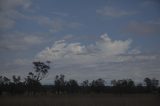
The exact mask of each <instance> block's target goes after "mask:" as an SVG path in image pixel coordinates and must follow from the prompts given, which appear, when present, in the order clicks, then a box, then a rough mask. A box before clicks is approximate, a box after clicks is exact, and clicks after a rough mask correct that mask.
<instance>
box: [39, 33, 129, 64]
mask: <svg viewBox="0 0 160 106" xmlns="http://www.w3.org/2000/svg"><path fill="white" fill-rule="evenodd" d="M130 45H131V40H125V41H123V40H112V39H111V38H110V37H109V36H108V35H107V34H103V35H101V36H100V39H99V40H97V41H96V42H95V44H88V45H83V44H81V43H80V42H76V43H67V41H65V40H60V41H56V42H55V43H54V44H53V46H52V47H47V48H46V49H44V50H42V51H41V52H40V53H39V54H38V55H37V56H36V59H38V60H42V61H44V60H50V61H62V62H66V61H67V63H74V64H76V63H78V64H79V63H80V64H86V63H87V64H88V63H89V64H90V63H93V62H97V61H106V60H107V61H109V60H114V59H113V58H112V57H113V56H117V55H120V54H125V53H127V52H128V50H129V48H130Z"/></svg>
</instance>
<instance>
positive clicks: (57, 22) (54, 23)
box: [28, 16, 83, 32]
mask: <svg viewBox="0 0 160 106" xmlns="http://www.w3.org/2000/svg"><path fill="white" fill-rule="evenodd" d="M28 19H31V20H35V21H37V22H38V24H40V25H42V26H46V27H48V28H49V31H50V32H58V31H62V30H64V29H75V28H78V27H81V26H83V25H82V24H81V23H78V22H68V21H66V20H62V19H60V18H49V17H46V16H33V17H28Z"/></svg>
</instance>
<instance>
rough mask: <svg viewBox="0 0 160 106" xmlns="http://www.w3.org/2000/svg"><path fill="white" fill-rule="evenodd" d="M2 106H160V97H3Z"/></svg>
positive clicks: (108, 95)
mask: <svg viewBox="0 0 160 106" xmlns="http://www.w3.org/2000/svg"><path fill="white" fill-rule="evenodd" d="M0 106H160V96H158V95H150V94H133V95H132V94H130V95H129V94H128V95H127V94H125V95H112V94H90V95H50V96H2V97H0Z"/></svg>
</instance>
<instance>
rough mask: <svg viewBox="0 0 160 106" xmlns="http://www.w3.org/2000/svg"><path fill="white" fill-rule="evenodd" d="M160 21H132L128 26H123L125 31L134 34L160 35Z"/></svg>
mask: <svg viewBox="0 0 160 106" xmlns="http://www.w3.org/2000/svg"><path fill="white" fill-rule="evenodd" d="M159 29H160V24H159V22H154V23H153V22H137V21H134V22H130V23H129V24H128V25H127V26H126V27H124V28H123V32H124V33H131V34H134V35H143V36H146V35H150V36H153V35H158V34H160V30H159Z"/></svg>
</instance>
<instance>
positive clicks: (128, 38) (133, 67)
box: [0, 0, 160, 83]
mask: <svg viewBox="0 0 160 106" xmlns="http://www.w3.org/2000/svg"><path fill="white" fill-rule="evenodd" d="M159 11H160V1H159V0H0V60H1V61H0V75H2V76H7V77H11V76H12V75H17V76H18V75H20V76H22V77H23V78H24V77H26V76H27V74H28V72H31V71H32V72H33V71H34V69H33V64H32V62H33V61H42V62H45V61H51V63H50V66H51V69H50V70H49V73H48V74H47V77H46V78H45V79H44V80H43V81H42V83H53V80H54V78H55V76H56V75H58V74H64V75H65V76H66V78H68V79H76V80H78V81H83V80H86V79H88V80H93V79H97V78H103V79H105V80H107V81H110V80H112V79H127V78H131V79H133V80H134V81H136V82H140V81H143V79H144V78H145V77H150V78H156V79H158V80H160V77H159V76H160V14H159Z"/></svg>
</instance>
